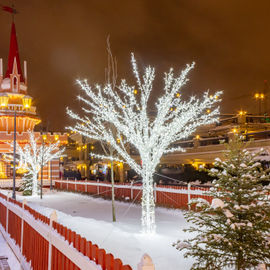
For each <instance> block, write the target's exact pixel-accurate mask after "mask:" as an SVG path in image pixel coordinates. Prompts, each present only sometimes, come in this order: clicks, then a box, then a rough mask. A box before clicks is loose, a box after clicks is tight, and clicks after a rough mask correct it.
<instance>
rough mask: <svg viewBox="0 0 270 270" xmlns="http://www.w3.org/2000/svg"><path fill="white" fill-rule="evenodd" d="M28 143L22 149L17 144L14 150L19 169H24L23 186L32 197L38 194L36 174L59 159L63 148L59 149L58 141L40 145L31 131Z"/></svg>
mask: <svg viewBox="0 0 270 270" xmlns="http://www.w3.org/2000/svg"><path fill="white" fill-rule="evenodd" d="M28 135H29V143H28V144H26V145H25V146H24V147H22V146H20V144H18V143H17V145H16V149H17V154H18V155H19V167H21V168H23V169H26V171H27V172H26V173H25V175H24V178H23V179H24V180H25V184H24V185H23V186H24V187H25V189H27V191H30V190H31V191H32V195H37V194H38V173H39V172H40V170H41V167H42V166H45V165H46V164H47V163H48V162H49V161H51V160H53V159H56V158H59V157H60V156H61V155H62V154H63V152H64V150H65V149H64V148H62V149H59V141H57V142H56V143H48V144H47V143H40V142H38V140H39V138H36V137H35V134H34V132H33V131H28Z"/></svg>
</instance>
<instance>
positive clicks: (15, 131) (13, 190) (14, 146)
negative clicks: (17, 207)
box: [12, 109, 17, 200]
mask: <svg viewBox="0 0 270 270" xmlns="http://www.w3.org/2000/svg"><path fill="white" fill-rule="evenodd" d="M16 116H17V114H16V110H15V109H14V137H13V189H12V199H14V200H16V133H17V130H16Z"/></svg>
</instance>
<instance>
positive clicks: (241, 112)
mask: <svg viewBox="0 0 270 270" xmlns="http://www.w3.org/2000/svg"><path fill="white" fill-rule="evenodd" d="M246 114H247V112H246V111H240V112H239V115H246Z"/></svg>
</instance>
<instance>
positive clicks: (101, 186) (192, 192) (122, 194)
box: [54, 180, 212, 208]
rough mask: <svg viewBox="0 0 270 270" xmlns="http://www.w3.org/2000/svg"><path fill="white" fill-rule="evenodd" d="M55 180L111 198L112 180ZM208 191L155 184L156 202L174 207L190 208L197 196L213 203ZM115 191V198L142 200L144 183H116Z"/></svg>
mask: <svg viewBox="0 0 270 270" xmlns="http://www.w3.org/2000/svg"><path fill="white" fill-rule="evenodd" d="M54 182H55V188H56V189H59V190H67V191H75V192H81V193H87V194H91V195H96V196H100V197H104V198H111V189H112V185H111V183H110V182H96V181H74V180H72V181H70V180H55V181H54ZM207 191H209V187H192V186H190V185H187V186H167V185H166V186H165V185H155V186H154V196H155V202H156V204H157V205H159V206H165V207H173V208H188V203H189V202H190V200H192V199H195V198H203V199H205V200H207V201H208V202H210V203H211V202H212V197H211V196H208V195H207V194H206V192H207ZM114 193H115V198H116V199H118V200H126V201H129V200H130V201H134V202H140V201H141V197H142V185H138V184H132V183H125V184H115V186H114Z"/></svg>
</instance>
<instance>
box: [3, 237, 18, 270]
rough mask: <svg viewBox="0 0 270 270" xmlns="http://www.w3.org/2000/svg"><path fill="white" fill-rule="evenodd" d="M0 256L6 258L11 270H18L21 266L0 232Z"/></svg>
mask: <svg viewBox="0 0 270 270" xmlns="http://www.w3.org/2000/svg"><path fill="white" fill-rule="evenodd" d="M0 256H4V257H7V258H8V264H9V267H10V269H11V270H20V269H21V266H20V263H19V261H18V260H17V258H16V256H15V255H14V253H13V252H12V250H11V249H10V247H9V245H8V244H7V243H6V241H5V240H4V238H3V235H2V234H1V232H0Z"/></svg>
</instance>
